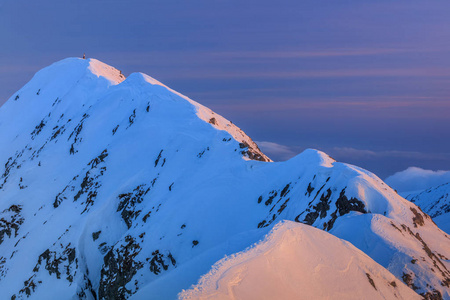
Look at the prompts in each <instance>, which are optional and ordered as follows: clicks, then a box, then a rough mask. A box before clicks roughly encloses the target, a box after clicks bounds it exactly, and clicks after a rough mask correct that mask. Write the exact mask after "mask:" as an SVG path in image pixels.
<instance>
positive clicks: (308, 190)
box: [305, 182, 314, 197]
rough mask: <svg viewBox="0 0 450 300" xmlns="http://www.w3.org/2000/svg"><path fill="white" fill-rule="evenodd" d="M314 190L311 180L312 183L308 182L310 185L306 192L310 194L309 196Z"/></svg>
mask: <svg viewBox="0 0 450 300" xmlns="http://www.w3.org/2000/svg"><path fill="white" fill-rule="evenodd" d="M312 191H314V188H313V187H312V186H311V182H310V183H308V187H307V188H306V193H307V194H308V197H309V196H311V193H312ZM305 195H306V194H305Z"/></svg>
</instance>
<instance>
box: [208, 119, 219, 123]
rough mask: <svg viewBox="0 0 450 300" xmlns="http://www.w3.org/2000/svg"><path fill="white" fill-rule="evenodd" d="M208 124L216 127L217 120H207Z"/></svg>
mask: <svg viewBox="0 0 450 300" xmlns="http://www.w3.org/2000/svg"><path fill="white" fill-rule="evenodd" d="M208 122H209V124H213V125H217V120H216V118H211V119H209V121H208Z"/></svg>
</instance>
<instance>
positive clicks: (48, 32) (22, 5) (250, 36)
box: [0, 0, 450, 178]
mask: <svg viewBox="0 0 450 300" xmlns="http://www.w3.org/2000/svg"><path fill="white" fill-rule="evenodd" d="M449 16H450V1H448V0H445V1H444V0H441V1H439V0H437V1H433V2H432V3H431V2H429V1H417V0H409V1H384V0H380V1H366V0H358V1H356V0H352V1H345V0H342V1H335V0H328V1H322V0H302V1H298V0H295V1H294V0H292V1H267V0H259V1H253V0H252V1H235V0H226V1H225V0H224V1H211V0H202V1H199V0H191V1H171V0H165V1H158V2H156V1H143V0H139V1H138V0H130V1H123V0H122V1H111V0H108V1H106V0H95V1H87V0H77V1H75V0H71V1H68V0H58V1H56V0H53V1H49V0H41V1H25V0H0V41H1V44H0V104H2V103H3V102H4V101H6V100H7V99H8V98H9V97H10V96H11V95H12V94H13V93H14V92H15V91H16V90H18V89H19V88H20V87H21V86H22V85H24V84H25V83H26V82H27V81H28V80H30V79H31V77H32V75H33V74H34V73H35V72H36V71H38V70H39V69H41V68H43V67H45V66H47V65H49V64H51V63H52V62H54V61H57V60H60V59H63V58H65V57H69V56H81V55H82V54H83V52H86V54H87V56H88V57H94V58H97V59H99V60H101V61H104V62H106V63H108V64H111V65H113V66H115V67H117V68H119V69H121V70H122V71H123V72H124V74H125V75H127V74H129V73H131V72H136V71H140V72H144V73H147V74H149V75H150V76H152V77H155V78H156V79H158V80H160V81H162V82H163V83H165V84H167V85H168V86H170V87H172V88H173V89H175V90H177V91H179V92H181V93H183V94H185V95H187V96H189V97H190V98H192V99H194V100H196V101H198V102H200V103H202V104H204V105H206V106H208V107H210V108H211V109H213V110H215V111H216V112H217V113H219V114H222V115H223V116H225V117H226V118H227V119H229V120H231V121H233V122H234V123H235V124H237V125H238V126H240V127H241V128H242V129H243V130H244V131H245V132H246V133H247V134H248V135H250V136H251V137H252V138H253V139H254V140H255V141H259V142H262V143H261V145H262V148H263V150H266V151H265V152H266V153H267V154H268V155H269V156H270V157H272V158H273V159H275V160H284V159H286V158H288V157H290V156H292V155H295V154H297V153H299V152H300V151H301V150H303V149H305V148H317V149H321V150H324V151H325V152H327V153H328V154H330V155H331V156H332V157H334V158H336V159H337V160H340V161H345V162H349V163H353V164H356V165H359V166H361V167H364V168H366V169H368V170H371V171H373V172H375V173H376V174H377V175H379V176H380V177H382V178H384V177H386V176H388V175H390V174H392V173H394V172H396V171H400V170H403V169H406V168H407V167H410V166H417V167H422V168H426V169H435V170H436V169H441V170H450V99H449V96H450V84H449V83H450V18H449Z"/></svg>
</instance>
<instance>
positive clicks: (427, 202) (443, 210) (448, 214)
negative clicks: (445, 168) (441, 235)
mask: <svg viewBox="0 0 450 300" xmlns="http://www.w3.org/2000/svg"><path fill="white" fill-rule="evenodd" d="M449 195H450V183H446V184H442V185H439V186H437V187H432V188H429V189H426V190H424V191H420V192H416V193H409V194H408V195H406V197H405V198H406V199H408V200H410V201H411V202H413V203H415V204H416V205H417V206H419V207H420V208H421V209H422V210H423V211H424V212H426V213H427V214H429V215H430V216H431V217H432V218H433V221H434V222H435V223H436V224H437V225H438V226H439V227H440V228H441V229H442V230H444V231H445V232H447V233H449V232H450V197H449Z"/></svg>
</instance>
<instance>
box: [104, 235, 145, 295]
mask: <svg viewBox="0 0 450 300" xmlns="http://www.w3.org/2000/svg"><path fill="white" fill-rule="evenodd" d="M141 250H142V249H141V246H140V245H139V244H138V243H137V242H136V241H135V240H134V238H133V237H132V236H130V235H128V236H126V237H125V241H124V243H122V244H118V245H116V246H114V247H113V248H112V249H110V250H109V251H108V253H107V254H106V255H105V257H104V258H103V267H102V270H101V278H100V284H99V288H98V299H126V298H128V297H129V296H131V294H132V291H131V290H129V289H127V288H126V285H127V283H128V282H130V281H131V280H132V279H133V276H134V275H135V274H136V273H137V271H138V270H139V269H141V268H142V267H143V266H144V264H143V263H142V262H140V261H138V260H136V256H137V255H138V254H139V252H141Z"/></svg>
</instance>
